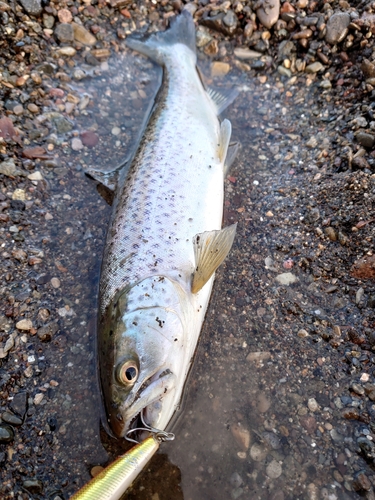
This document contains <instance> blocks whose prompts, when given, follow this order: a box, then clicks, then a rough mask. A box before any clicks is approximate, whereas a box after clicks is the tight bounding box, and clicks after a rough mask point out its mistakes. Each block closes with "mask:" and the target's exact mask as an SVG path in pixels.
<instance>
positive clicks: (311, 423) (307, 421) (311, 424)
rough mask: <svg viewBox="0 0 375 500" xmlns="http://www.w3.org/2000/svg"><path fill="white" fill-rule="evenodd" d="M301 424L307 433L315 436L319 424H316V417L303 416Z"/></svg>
mask: <svg viewBox="0 0 375 500" xmlns="http://www.w3.org/2000/svg"><path fill="white" fill-rule="evenodd" d="M300 423H301V425H302V427H303V428H304V429H306V431H307V432H308V433H309V434H313V433H314V432H315V431H316V429H317V427H318V424H317V423H316V420H315V417H311V416H309V415H305V416H301V417H300Z"/></svg>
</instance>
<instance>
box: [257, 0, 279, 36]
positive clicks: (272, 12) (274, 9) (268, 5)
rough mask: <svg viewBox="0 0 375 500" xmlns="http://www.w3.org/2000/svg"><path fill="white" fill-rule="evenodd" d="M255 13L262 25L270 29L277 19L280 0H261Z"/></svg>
mask: <svg viewBox="0 0 375 500" xmlns="http://www.w3.org/2000/svg"><path fill="white" fill-rule="evenodd" d="M256 14H257V17H258V19H259V21H260V22H261V23H262V24H263V26H264V27H265V28H268V29H270V28H271V27H272V26H273V25H274V24H275V23H276V22H277V20H278V19H279V15H280V0H263V1H262V5H261V7H259V8H258V9H257V11H256Z"/></svg>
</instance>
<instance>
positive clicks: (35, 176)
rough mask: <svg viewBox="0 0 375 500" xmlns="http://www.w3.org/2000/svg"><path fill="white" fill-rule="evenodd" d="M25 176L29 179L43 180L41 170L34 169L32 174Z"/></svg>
mask: <svg viewBox="0 0 375 500" xmlns="http://www.w3.org/2000/svg"><path fill="white" fill-rule="evenodd" d="M27 178H28V179H30V180H31V181H42V180H43V176H42V174H41V172H39V170H36V171H35V172H33V173H32V174H29V175H28V176H27Z"/></svg>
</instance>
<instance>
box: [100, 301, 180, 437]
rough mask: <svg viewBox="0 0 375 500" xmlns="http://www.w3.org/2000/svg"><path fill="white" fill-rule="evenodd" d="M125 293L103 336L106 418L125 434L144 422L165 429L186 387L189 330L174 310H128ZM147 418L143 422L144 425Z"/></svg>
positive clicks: (118, 302)
mask: <svg viewBox="0 0 375 500" xmlns="http://www.w3.org/2000/svg"><path fill="white" fill-rule="evenodd" d="M128 299H129V297H128V296H127V294H126V293H124V294H123V295H122V296H120V297H119V298H118V299H117V300H116V303H115V304H114V306H113V307H114V310H113V311H112V315H111V320H110V321H109V322H107V327H106V328H105V329H104V331H103V332H102V335H101V337H104V342H102V345H100V357H101V359H100V370H101V383H102V391H103V395H104V399H105V406H106V412H107V418H108V421H109V424H110V427H111V429H112V431H113V432H114V434H115V435H116V436H118V437H123V436H125V434H126V432H127V431H128V430H129V429H131V428H135V427H144V425H143V422H144V423H146V424H147V425H149V426H150V427H154V428H156V429H159V430H164V429H165V427H166V426H167V424H168V422H169V420H170V419H171V418H172V416H173V413H174V411H175V409H176V408H177V406H178V404H179V398H180V395H181V391H182V388H181V389H180V388H179V383H180V384H182V385H183V383H184V379H185V377H184V373H183V370H184V365H185V364H184V361H183V357H184V350H183V337H184V328H183V324H182V322H181V320H180V317H179V315H178V314H177V313H176V311H175V309H173V308H171V307H169V306H164V307H162V306H160V305H156V306H155V305H154V306H152V305H150V306H149V305H145V306H144V307H138V308H136V309H133V310H129V300H128ZM142 420H143V422H142Z"/></svg>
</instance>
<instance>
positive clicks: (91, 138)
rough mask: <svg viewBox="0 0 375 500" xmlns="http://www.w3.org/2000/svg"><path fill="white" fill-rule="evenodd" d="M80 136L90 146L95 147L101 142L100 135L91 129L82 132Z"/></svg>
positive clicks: (85, 144)
mask: <svg viewBox="0 0 375 500" xmlns="http://www.w3.org/2000/svg"><path fill="white" fill-rule="evenodd" d="M80 137H81V141H82V144H83V145H84V146H87V147H88V148H94V147H95V146H96V145H97V144H98V142H99V136H98V135H97V134H96V133H95V132H92V131H91V130H87V131H84V132H81V135H80Z"/></svg>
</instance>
